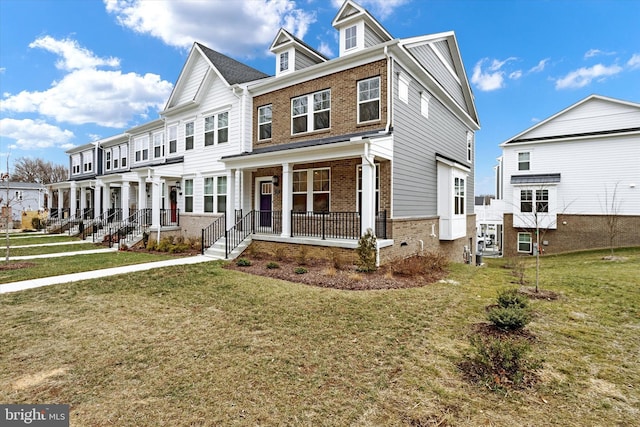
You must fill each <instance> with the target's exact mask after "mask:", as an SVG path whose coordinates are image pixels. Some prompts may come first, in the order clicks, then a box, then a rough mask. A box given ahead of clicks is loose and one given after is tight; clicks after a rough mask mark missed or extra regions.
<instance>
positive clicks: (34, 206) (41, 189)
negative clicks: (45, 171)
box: [0, 181, 47, 227]
mask: <svg viewBox="0 0 640 427" xmlns="http://www.w3.org/2000/svg"><path fill="white" fill-rule="evenodd" d="M46 197H47V191H46V188H45V186H44V185H42V184H38V183H33V182H11V181H9V182H2V183H1V184H0V206H2V210H3V211H2V224H3V225H2V226H3V227H4V221H5V220H4V218H5V216H6V213H5V210H6V208H7V206H8V207H9V208H10V210H11V219H12V220H13V221H20V220H21V219H22V213H23V212H25V211H39V210H42V209H44V208H45V206H46V202H45V200H46Z"/></svg>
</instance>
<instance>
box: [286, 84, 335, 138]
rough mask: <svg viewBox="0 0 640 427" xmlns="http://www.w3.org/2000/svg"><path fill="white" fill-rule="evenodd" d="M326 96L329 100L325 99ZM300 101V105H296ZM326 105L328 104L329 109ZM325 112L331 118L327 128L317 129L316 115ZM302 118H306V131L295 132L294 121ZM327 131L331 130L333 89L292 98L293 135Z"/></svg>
mask: <svg viewBox="0 0 640 427" xmlns="http://www.w3.org/2000/svg"><path fill="white" fill-rule="evenodd" d="M324 95H328V99H327V98H324ZM319 97H320V98H319ZM298 101H299V104H298V105H296V103H297V102H298ZM326 104H328V107H327V106H326ZM325 112H326V113H328V117H329V123H328V125H327V127H321V128H320V127H319V128H316V121H315V117H316V115H317V114H320V113H322V114H324V113H325ZM302 117H304V118H306V130H303V131H299V132H295V131H294V130H295V129H294V121H295V119H297V118H302ZM327 129H331V89H324V90H321V91H318V92H314V93H310V94H307V95H302V96H296V97H295V98H291V135H300V134H305V133H310V132H316V131H322V130H327Z"/></svg>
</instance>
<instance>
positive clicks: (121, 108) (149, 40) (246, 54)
mask: <svg viewBox="0 0 640 427" xmlns="http://www.w3.org/2000/svg"><path fill="white" fill-rule="evenodd" d="M358 3H359V4H361V5H362V6H364V7H366V8H367V9H368V10H369V11H370V12H371V13H372V14H373V15H374V16H375V17H376V18H377V19H378V20H379V21H380V22H381V23H382V25H383V26H384V27H385V28H386V29H387V30H388V31H389V32H390V33H391V34H392V35H393V36H394V37H397V38H405V37H413V36H418V35H423V34H431V33H438V32H443V31H451V30H453V31H455V33H456V37H457V38H458V43H459V46H460V50H461V54H462V60H463V62H464V65H465V68H466V72H467V76H468V78H469V80H470V82H471V88H472V90H473V92H474V95H475V99H476V107H477V110H478V114H479V116H480V122H481V126H482V129H481V130H480V131H478V132H477V134H476V194H491V193H493V166H494V165H495V159H496V157H498V156H499V155H500V149H499V147H498V145H499V144H500V143H501V142H503V141H505V140H506V139H508V138H510V137H511V136H514V135H516V134H518V133H520V132H521V131H523V130H525V129H527V128H528V127H530V126H533V125H534V124H535V123H537V122H538V121H540V120H543V119H545V118H547V117H549V116H551V115H553V114H555V113H557V112H559V111H561V110H563V109H564V108H566V107H568V106H570V105H572V104H574V103H575V102H578V101H579V100H581V99H583V98H585V97H587V96H588V95H591V94H599V95H604V96H608V97H613V98H619V99H623V100H626V101H632V102H640V0H601V1H596V0H582V1H578V0H537V1H533V0H512V1H511V0H448V1H445V0H360V1H359V2H358ZM341 4H342V0H329V1H328V0H208V1H186V0H184V1H182V0H172V1H168V0H145V1H139V0H104V1H100V0H56V1H51V0H0V153H1V155H2V157H0V169H1V170H5V169H6V167H5V164H6V163H5V162H6V156H7V154H10V155H9V161H10V164H12V162H13V161H15V160H16V159H17V158H20V157H33V158H42V159H45V160H47V161H52V162H54V163H56V164H64V165H67V155H66V154H65V150H67V149H69V148H71V147H73V146H76V145H82V144H86V143H88V142H90V141H92V140H95V139H99V138H104V137H108V136H111V135H115V134H118V133H120V132H122V131H123V130H125V129H127V128H130V127H132V126H134V125H137V124H141V123H145V122H147V121H150V120H153V119H156V118H157V117H158V111H159V110H161V109H162V108H163V106H164V103H165V102H166V100H167V98H168V96H169V94H170V93H171V89H172V87H173V85H174V84H175V82H176V79H177V78H178V76H179V74H180V71H181V69H182V66H183V64H184V61H185V59H186V57H187V54H188V52H189V49H190V48H191V46H192V44H193V42H194V41H198V42H200V43H203V44H205V45H206V46H208V47H210V48H212V49H215V50H217V51H219V52H221V53H224V54H227V55H229V56H232V57H234V58H235V59H238V60H240V61H242V62H245V63H246V64H248V65H251V66H253V67H255V68H257V69H259V70H261V71H263V72H266V73H268V74H273V73H274V60H273V58H272V57H271V56H270V54H269V53H268V47H269V45H270V44H271V42H272V41H273V38H274V37H275V36H276V33H277V31H278V29H279V28H281V27H284V28H286V29H288V30H289V31H290V32H292V33H294V34H295V35H297V36H298V37H300V38H302V39H303V40H304V41H305V42H307V43H308V44H309V45H311V46H312V47H314V48H316V49H318V50H320V51H321V52H323V53H325V54H326V55H327V56H329V57H335V56H337V53H338V44H337V38H336V37H337V32H336V31H335V30H334V29H333V28H332V27H331V21H332V19H333V18H334V16H335V14H336V13H337V11H338V9H339V7H340V5H341ZM10 169H11V166H10Z"/></svg>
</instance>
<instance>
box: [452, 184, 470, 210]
mask: <svg viewBox="0 0 640 427" xmlns="http://www.w3.org/2000/svg"><path fill="white" fill-rule="evenodd" d="M466 204H467V180H466V179H465V178H463V177H460V176H455V177H454V178H453V216H464V215H465V211H466Z"/></svg>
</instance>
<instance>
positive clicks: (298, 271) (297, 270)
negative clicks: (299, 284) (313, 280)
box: [293, 267, 309, 274]
mask: <svg viewBox="0 0 640 427" xmlns="http://www.w3.org/2000/svg"><path fill="white" fill-rule="evenodd" d="M293 272H294V273H296V274H305V273H308V272H309V270H307V269H306V268H304V267H296V268H295V270H293Z"/></svg>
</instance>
